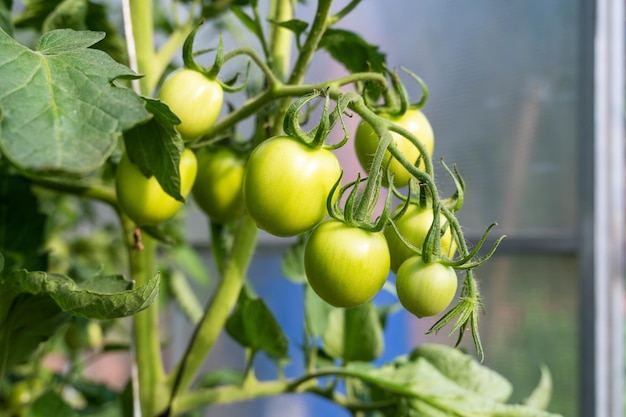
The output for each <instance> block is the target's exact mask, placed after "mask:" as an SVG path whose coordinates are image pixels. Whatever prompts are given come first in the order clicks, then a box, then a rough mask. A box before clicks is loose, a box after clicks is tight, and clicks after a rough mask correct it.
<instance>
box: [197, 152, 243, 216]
mask: <svg viewBox="0 0 626 417" xmlns="http://www.w3.org/2000/svg"><path fill="white" fill-rule="evenodd" d="M197 156H198V175H197V177H196V182H195V183H194V184H193V196H194V199H195V200H196V203H198V206H199V207H200V208H201V209H202V211H204V212H205V213H206V214H207V215H208V216H209V217H210V218H211V220H212V221H214V222H215V223H228V222H230V221H233V220H235V219H236V218H238V217H239V216H240V215H241V213H243V176H244V172H245V160H244V159H243V158H241V157H240V156H239V155H237V154H236V153H235V152H234V151H232V150H231V149H228V148H220V149H216V150H208V149H202V150H201V151H200V152H198V155H197Z"/></svg>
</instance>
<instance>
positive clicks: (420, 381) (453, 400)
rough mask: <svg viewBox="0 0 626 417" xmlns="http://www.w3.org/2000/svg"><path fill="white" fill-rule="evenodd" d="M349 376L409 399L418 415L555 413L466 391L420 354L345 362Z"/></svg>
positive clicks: (545, 416) (544, 416) (524, 416)
mask: <svg viewBox="0 0 626 417" xmlns="http://www.w3.org/2000/svg"><path fill="white" fill-rule="evenodd" d="M344 369H345V371H346V374H347V375H348V376H350V377H354V378H358V379H361V380H363V381H364V382H367V383H369V384H373V385H375V386H377V387H379V388H381V389H383V390H385V391H387V392H388V393H389V394H393V395H396V396H400V397H404V398H407V399H409V400H410V401H409V406H410V408H411V409H412V410H413V411H415V412H416V413H417V415H419V416H424V417H442V416H462V417H556V416H557V415H556V414H552V413H549V412H545V411H542V410H537V409H535V408H532V407H528V406H525V405H519V404H504V403H502V402H499V401H497V400H494V399H493V398H488V397H485V396H482V395H480V394H478V393H476V392H475V391H472V390H468V389H466V388H464V387H462V386H460V385H458V384H457V383H456V382H455V381H453V380H451V379H449V378H447V377H446V376H445V375H443V374H442V373H441V372H439V370H438V369H437V368H436V367H435V366H434V365H432V364H431V363H430V362H429V361H428V360H426V359H425V358H423V357H418V358H416V360H414V361H399V362H398V363H396V364H393V363H392V364H388V365H385V366H384V367H382V368H374V367H372V366H371V365H368V364H361V363H358V364H349V365H348V366H347V367H346V368H344Z"/></svg>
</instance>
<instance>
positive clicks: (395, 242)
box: [384, 204, 456, 272]
mask: <svg viewBox="0 0 626 417" xmlns="http://www.w3.org/2000/svg"><path fill="white" fill-rule="evenodd" d="M401 209H402V207H398V208H397V209H396V211H398V210H401ZM439 219H440V220H439V224H440V225H441V226H442V225H444V224H445V223H446V222H447V220H446V218H445V216H444V215H443V214H440V217H439ZM432 223H433V210H432V208H430V207H420V206H419V205H417V204H410V205H409V207H408V208H407V210H406V212H405V213H404V214H403V215H402V217H400V219H398V220H397V221H396V227H397V229H398V231H399V232H400V234H401V235H402V236H403V237H404V238H405V239H406V240H407V241H408V242H409V243H411V244H412V245H413V246H415V247H416V248H421V247H422V246H423V245H424V239H426V234H427V233H428V230H429V229H430V226H431V225H432ZM384 233H385V238H386V239H387V244H388V245H389V253H390V255H391V270H392V271H393V272H398V268H399V267H400V265H402V263H403V262H404V261H405V260H407V259H408V258H410V257H411V256H414V255H415V254H416V253H415V252H414V251H413V250H412V249H410V248H409V247H408V246H406V245H405V244H404V242H403V241H402V240H400V237H398V233H397V232H396V230H395V229H394V228H393V227H392V226H387V227H386V228H385V230H384ZM440 242H441V253H442V254H443V255H444V256H447V257H448V258H452V256H454V253H455V251H456V243H455V241H454V239H453V237H452V232H451V231H450V228H449V227H448V228H446V232H445V233H444V234H443V236H441V240H440Z"/></svg>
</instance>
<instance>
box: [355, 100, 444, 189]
mask: <svg viewBox="0 0 626 417" xmlns="http://www.w3.org/2000/svg"><path fill="white" fill-rule="evenodd" d="M382 117H385V118H387V119H388V120H391V121H392V122H394V123H396V124H398V125H400V126H402V127H403V128H405V129H406V130H408V131H409V132H411V133H412V134H413V136H415V137H416V138H417V139H418V140H419V141H420V142H422V143H423V144H424V146H425V147H426V149H427V150H428V153H429V155H430V156H432V154H433V150H434V147H435V136H434V134H433V129H432V127H431V126H430V122H429V121H428V119H427V118H426V116H424V113H422V111H421V110H419V109H409V110H407V111H406V113H404V114H403V115H402V116H398V117H389V116H385V115H382ZM391 136H392V137H393V141H394V143H395V144H396V146H397V147H398V149H399V150H400V152H402V154H403V155H404V156H405V157H406V159H408V160H409V161H411V162H413V163H415V162H416V161H417V159H418V158H419V157H420V152H419V150H418V149H417V147H416V146H415V145H413V143H412V142H411V141H410V140H409V139H407V138H405V137H404V136H402V135H400V134H399V133H396V132H391ZM378 142H379V138H378V136H377V135H376V133H375V132H374V129H372V127H371V126H370V125H369V124H368V123H366V122H365V121H362V122H361V123H360V124H359V126H358V127H357V130H356V136H355V139H354V146H355V149H356V155H357V157H358V159H359V162H360V163H361V166H362V167H363V168H364V169H367V170H369V168H370V165H371V164H372V160H373V159H374V154H375V153H376V148H377V147H378ZM389 158H391V153H390V152H389V151H387V152H385V156H384V158H383V168H385V167H386V166H387V163H388V162H389ZM419 168H420V169H424V163H423V162H420V165H419ZM389 169H390V171H391V173H393V174H394V177H393V182H394V185H395V186H396V187H403V186H405V185H407V184H408V183H409V180H410V179H411V174H410V173H409V171H407V170H406V169H405V168H404V167H403V166H402V164H401V163H400V162H398V160H397V159H395V158H393V159H392V160H391V162H390V168H389ZM383 184H384V185H385V186H388V184H387V181H386V180H383Z"/></svg>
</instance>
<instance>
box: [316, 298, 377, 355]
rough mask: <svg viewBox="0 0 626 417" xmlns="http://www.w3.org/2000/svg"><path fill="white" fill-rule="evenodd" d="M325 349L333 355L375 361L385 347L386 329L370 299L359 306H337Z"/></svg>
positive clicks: (329, 323)
mask: <svg viewBox="0 0 626 417" xmlns="http://www.w3.org/2000/svg"><path fill="white" fill-rule="evenodd" d="M322 345H323V347H324V351H325V352H326V353H327V354H328V355H330V356H331V357H333V358H336V359H343V360H344V361H346V362H351V361H365V362H368V361H372V360H374V359H376V358H377V357H378V356H380V355H381V354H382V352H383V348H384V339H383V330H382V327H381V325H380V321H379V320H378V314H377V312H376V307H375V306H374V304H373V303H372V302H371V301H370V302H368V303H365V304H363V305H360V306H359V307H355V308H348V309H334V310H333V311H332V312H331V313H330V315H329V322H328V326H327V327H326V331H325V332H324V334H323V336H322Z"/></svg>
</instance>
